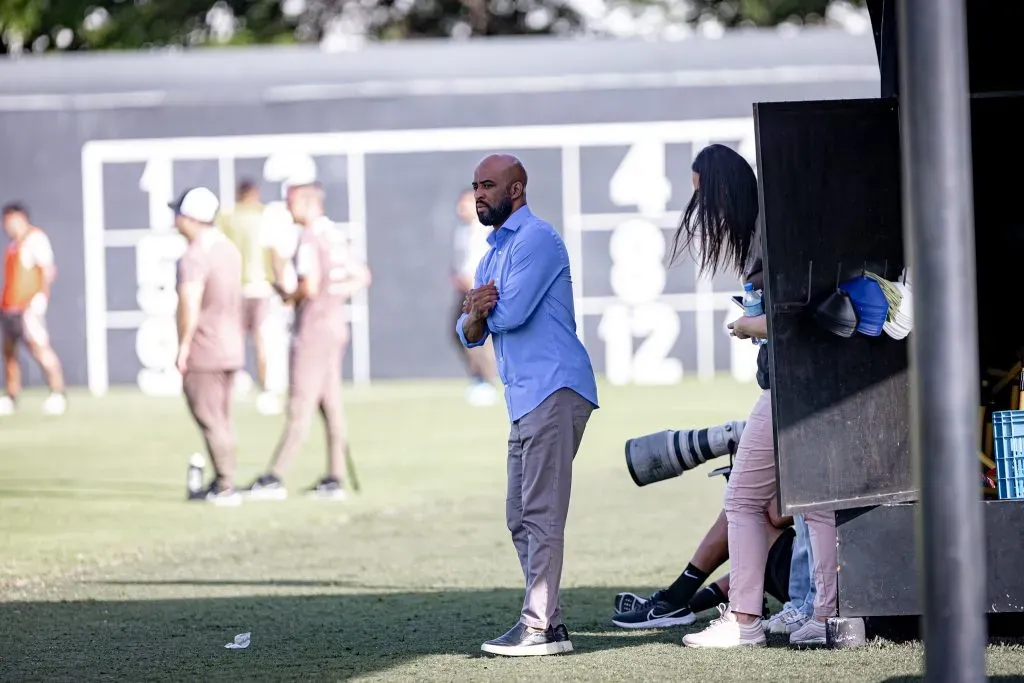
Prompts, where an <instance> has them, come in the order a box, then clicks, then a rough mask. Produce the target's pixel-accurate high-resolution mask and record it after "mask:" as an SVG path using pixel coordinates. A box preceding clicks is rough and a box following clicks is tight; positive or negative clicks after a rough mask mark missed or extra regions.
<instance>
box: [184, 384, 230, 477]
mask: <svg viewBox="0 0 1024 683" xmlns="http://www.w3.org/2000/svg"><path fill="white" fill-rule="evenodd" d="M234 376H235V371H234V370H214V371H202V370H186V371H185V375H184V377H182V389H184V391H185V400H186V401H187V402H188V408H189V410H190V411H191V412H192V417H193V418H194V419H195V421H196V424H197V425H199V431H200V432H202V434H203V439H204V440H205V441H206V452H207V453H209V455H210V461H211V462H212V463H213V471H214V474H215V479H214V483H216V484H217V485H218V486H220V487H221V488H230V487H232V486H234V484H235V457H236V450H237V448H238V442H237V440H236V439H235V427H234V423H233V422H232V420H231V387H232V385H233V383H234Z"/></svg>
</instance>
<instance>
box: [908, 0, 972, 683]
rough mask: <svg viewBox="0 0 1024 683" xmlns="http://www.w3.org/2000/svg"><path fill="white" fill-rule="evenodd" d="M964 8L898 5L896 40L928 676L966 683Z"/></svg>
mask: <svg viewBox="0 0 1024 683" xmlns="http://www.w3.org/2000/svg"><path fill="white" fill-rule="evenodd" d="M964 2H965V0H901V1H900V3H899V6H898V8H897V9H898V21H897V31H898V34H899V50H900V59H899V62H900V64H899V73H900V122H901V126H900V127H901V129H902V131H901V133H902V134H901V136H900V138H901V145H902V152H903V154H902V158H903V162H902V163H903V171H902V176H903V196H904V201H903V207H904V208H903V211H904V221H903V224H904V240H905V242H906V246H907V253H908V255H909V262H910V263H911V267H912V268H913V277H914V320H915V332H914V334H913V335H911V340H910V341H911V357H910V358H911V378H912V379H911V416H912V417H911V419H912V426H911V434H912V437H911V441H912V444H913V456H914V466H915V473H916V477H917V479H918V481H919V483H920V489H921V504H920V506H919V508H918V509H919V513H918V517H917V544H918V558H919V576H920V578H921V583H920V585H921V591H920V594H921V596H922V597H923V600H922V607H923V612H924V641H925V679H926V680H928V681H956V682H958V683H973V682H975V681H978V682H980V681H983V680H985V644H986V640H987V628H986V623H985V617H984V614H985V609H984V600H985V590H984V588H985V587H984V581H985V577H986V572H985V566H984V565H985V546H984V541H985V536H984V534H983V528H982V506H981V501H980V497H979V493H978V481H977V478H978V477H977V464H976V462H975V458H974V457H973V454H974V453H975V452H976V451H977V447H978V443H979V439H980V435H979V434H978V426H977V408H978V405H979V401H980V378H979V374H978V313H977V293H976V292H977V282H976V279H975V242H974V205H973V183H972V168H971V141H970V140H971V138H970V109H969V102H970V99H969V98H970V95H969V90H968V71H967V20H966V8H965V6H964Z"/></svg>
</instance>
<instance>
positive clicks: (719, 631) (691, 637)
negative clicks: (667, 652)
mask: <svg viewBox="0 0 1024 683" xmlns="http://www.w3.org/2000/svg"><path fill="white" fill-rule="evenodd" d="M718 613H719V614H720V615H721V616H720V617H719V618H718V619H715V620H714V621H712V622H711V624H709V625H708V627H707V628H706V629H704V630H703V631H701V632H700V633H690V634H688V635H685V636H683V645H685V646H686V647H697V648H732V647H764V646H765V645H766V644H767V641H766V639H765V637H764V628H762V627H761V620H760V619H758V620H757V621H755V622H754V623H753V624H750V625H749V626H744V625H743V624H741V623H740V622H739V621H737V620H736V615H735V614H733V613H732V609H731V608H729V607H727V606H725V605H719V606H718Z"/></svg>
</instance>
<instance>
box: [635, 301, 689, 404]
mask: <svg viewBox="0 0 1024 683" xmlns="http://www.w3.org/2000/svg"><path fill="white" fill-rule="evenodd" d="M633 334H634V335H635V336H637V337H641V338H644V341H643V342H641V343H640V346H639V347H637V350H636V354H635V355H634V356H633V381H634V382H635V383H637V384H648V385H650V384H676V383H677V382H680V381H682V379H683V364H682V362H681V361H680V360H679V359H678V358H669V357H668V355H669V354H670V353H671V352H672V347H673V346H675V343H676V339H678V338H679V314H678V313H676V312H675V311H674V310H673V309H672V307H671V306H669V305H668V304H662V303H649V304H644V305H643V306H638V307H637V308H636V309H634V311H633Z"/></svg>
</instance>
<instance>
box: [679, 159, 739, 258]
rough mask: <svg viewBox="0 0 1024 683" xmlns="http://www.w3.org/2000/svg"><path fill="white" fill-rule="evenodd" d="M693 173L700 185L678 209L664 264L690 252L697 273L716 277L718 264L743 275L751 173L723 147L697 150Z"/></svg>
mask: <svg viewBox="0 0 1024 683" xmlns="http://www.w3.org/2000/svg"><path fill="white" fill-rule="evenodd" d="M692 169H693V172H694V173H696V174H698V175H699V176H700V187H699V188H698V189H697V190H695V191H694V193H693V196H692V197H691V198H690V203H689V204H687V205H686V210H685V211H683V219H682V221H680V223H679V228H678V229H677V230H676V234H675V236H674V237H673V238H672V241H673V245H672V256H671V258H670V259H669V263H675V261H676V259H677V258H678V257H679V256H680V255H681V254H682V253H684V252H689V253H690V254H691V255H693V257H694V259H695V260H696V261H697V266H698V268H699V272H700V274H701V275H705V274H710V275H715V274H716V273H717V272H718V270H719V269H720V268H722V267H723V266H732V267H733V268H735V269H736V270H737V271H738V272H740V273H742V272H743V268H744V266H745V265H746V263H747V257H748V256H749V255H750V247H751V244H752V243H753V241H754V232H755V230H756V229H757V212H758V203H757V178H756V177H755V176H754V171H753V169H752V168H750V164H748V163H747V160H746V159H744V158H743V157H741V156H740V155H739V154H738V153H737V152H735V151H733V150H732V149H730V148H729V147H726V146H725V145H708V146H707V147H705V148H704V149H702V150H701V151H700V154H698V155H697V158H696V159H694V160H693V167H692Z"/></svg>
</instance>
